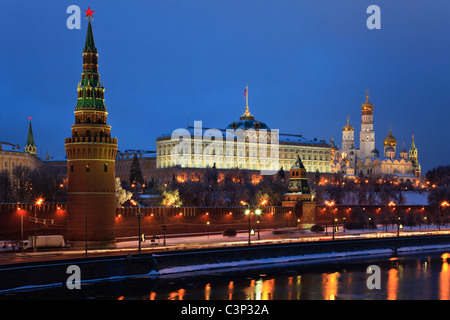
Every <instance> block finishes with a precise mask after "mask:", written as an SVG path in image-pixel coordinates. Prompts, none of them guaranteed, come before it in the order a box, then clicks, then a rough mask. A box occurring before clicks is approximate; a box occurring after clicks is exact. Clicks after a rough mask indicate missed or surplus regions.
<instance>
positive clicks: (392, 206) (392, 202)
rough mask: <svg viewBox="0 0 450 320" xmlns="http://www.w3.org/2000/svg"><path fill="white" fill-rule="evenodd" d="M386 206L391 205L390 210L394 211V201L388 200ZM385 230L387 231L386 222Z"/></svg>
mask: <svg viewBox="0 0 450 320" xmlns="http://www.w3.org/2000/svg"><path fill="white" fill-rule="evenodd" d="M388 207H391V208H392V211H394V210H395V202H394V201H389V203H388ZM386 231H387V223H386Z"/></svg>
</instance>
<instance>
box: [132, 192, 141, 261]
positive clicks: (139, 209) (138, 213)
mask: <svg viewBox="0 0 450 320" xmlns="http://www.w3.org/2000/svg"><path fill="white" fill-rule="evenodd" d="M130 202H131V204H132V205H133V206H138V212H137V213H136V215H137V216H138V223H139V236H138V238H139V249H138V252H139V253H141V239H142V235H141V217H142V213H141V205H140V204H139V202H136V201H134V200H133V199H131V200H130Z"/></svg>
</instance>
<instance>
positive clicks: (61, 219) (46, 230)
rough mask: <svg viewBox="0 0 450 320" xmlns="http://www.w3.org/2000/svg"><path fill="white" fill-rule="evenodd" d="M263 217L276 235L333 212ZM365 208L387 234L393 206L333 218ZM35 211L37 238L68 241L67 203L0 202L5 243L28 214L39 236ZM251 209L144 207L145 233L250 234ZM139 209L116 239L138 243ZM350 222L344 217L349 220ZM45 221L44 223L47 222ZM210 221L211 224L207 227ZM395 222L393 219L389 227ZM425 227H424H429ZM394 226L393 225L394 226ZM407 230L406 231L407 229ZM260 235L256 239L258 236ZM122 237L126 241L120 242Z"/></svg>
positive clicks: (15, 237) (426, 210) (121, 218)
mask: <svg viewBox="0 0 450 320" xmlns="http://www.w3.org/2000/svg"><path fill="white" fill-rule="evenodd" d="M261 209H262V214H261V216H260V218H259V220H260V223H259V225H260V228H261V229H272V230H273V231H275V230H278V231H283V230H291V231H296V230H297V228H298V230H303V229H309V228H310V226H311V225H312V224H314V223H317V224H319V225H322V226H331V224H332V219H333V218H332V217H333V215H332V211H331V210H330V208H328V207H327V206H326V205H317V206H315V208H314V210H313V211H312V212H302V207H301V206H296V207H288V206H277V207H272V206H268V207H262V208H261ZM357 209H360V210H363V211H364V212H366V213H367V216H372V217H379V219H378V220H377V219H376V221H375V223H377V224H378V225H379V231H383V230H382V228H383V227H382V225H383V223H384V221H383V218H382V217H383V213H384V212H385V211H387V210H390V211H392V210H393V209H391V208H386V207H385V206H380V205H365V206H357V205H337V206H335V208H334V217H335V219H337V220H336V224H337V225H339V230H340V232H344V228H343V223H344V221H346V222H350V221H351V213H352V211H353V210H357ZM35 210H36V216H37V218H38V219H39V220H40V221H41V222H40V223H38V224H37V225H36V230H37V235H56V234H58V235H63V236H64V238H65V239H67V222H68V213H67V204H66V203H60V204H57V203H43V204H42V205H40V206H37V205H36V206H35V205H34V204H22V205H20V206H19V205H17V204H0V239H3V240H10V241H19V240H20V239H21V215H23V233H24V239H28V237H29V236H33V235H34V227H35V226H34V225H35V223H34V221H30V220H29V218H33V217H34V214H35ZM245 210H246V207H212V208H207V207H203V208H202V207H181V208H167V207H148V208H141V209H140V212H141V214H142V218H141V232H142V233H144V234H145V235H146V239H147V241H150V238H151V237H153V236H154V235H155V236H159V238H160V239H159V241H160V244H162V239H163V234H164V231H163V230H164V226H166V235H168V236H171V235H176V234H177V235H178V234H188V233H190V234H204V235H205V236H206V235H207V234H208V233H212V232H214V233H222V232H223V231H224V230H225V229H226V228H229V227H232V228H235V229H236V230H237V231H242V232H248V229H249V224H248V216H247V215H245V214H244V212H245ZM436 210H437V208H435V207H432V206H428V205H425V206H424V205H397V206H396V208H395V214H396V215H398V216H403V215H406V214H409V215H411V214H413V213H415V214H417V215H420V216H422V217H423V218H425V219H422V221H426V220H427V219H426V217H428V221H430V223H431V222H432V223H433V224H435V223H436V220H433V221H432V217H433V216H434V214H435V212H436ZM138 212H139V209H138V208H136V207H132V208H117V209H116V212H115V221H114V232H115V236H116V241H121V240H125V238H127V237H132V238H128V239H126V240H130V239H134V240H136V239H137V235H138V228H139V225H138V218H137V213H138ZM344 218H345V219H344ZM44 220H45V224H44V223H43V221H44ZM208 221H209V224H208ZM392 222H395V221H393V220H390V221H388V223H389V224H391V223H392ZM250 223H251V228H252V229H254V230H255V232H257V218H256V216H255V215H251V221H250ZM425 227H426V224H423V225H422V228H425ZM390 228H391V227H390ZM405 228H407V227H405ZM82 229H83V230H78V231H79V232H80V234H84V233H85V230H84V228H82ZM256 237H257V235H256V234H255V236H254V237H253V238H256ZM121 238H122V239H121Z"/></svg>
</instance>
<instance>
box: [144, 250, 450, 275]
mask: <svg viewBox="0 0 450 320" xmlns="http://www.w3.org/2000/svg"><path fill="white" fill-rule="evenodd" d="M446 249H448V250H450V244H445V245H430V246H414V247H402V248H399V249H398V250H397V254H400V253H405V254H408V253H415V252H417V251H436V250H446ZM393 253H394V252H393V250H391V249H376V250H361V251H345V252H331V253H321V254H306V255H299V256H283V257H275V258H265V259H253V260H239V261H229V262H220V263H208V264H198V265H186V266H181V267H170V268H164V269H161V270H159V271H158V272H155V271H152V272H151V275H167V274H176V273H185V272H193V271H203V270H212V269H224V268H236V267H251V266H261V265H269V264H279V263H288V262H297V261H298V262H302V261H304V262H319V263H323V262H327V261H330V260H335V259H345V258H353V257H358V256H364V257H367V256H374V255H392V254H393Z"/></svg>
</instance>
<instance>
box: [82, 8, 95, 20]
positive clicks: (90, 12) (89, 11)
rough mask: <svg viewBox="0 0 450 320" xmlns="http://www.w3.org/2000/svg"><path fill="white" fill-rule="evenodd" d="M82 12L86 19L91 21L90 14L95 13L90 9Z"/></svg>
mask: <svg viewBox="0 0 450 320" xmlns="http://www.w3.org/2000/svg"><path fill="white" fill-rule="evenodd" d="M84 12H86V18H87V17H89V19H91V18H92V19H93V18H94V17H93V16H92V14H93V13H94V12H95V11H92V10H91V8H88V9H87V10H84Z"/></svg>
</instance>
